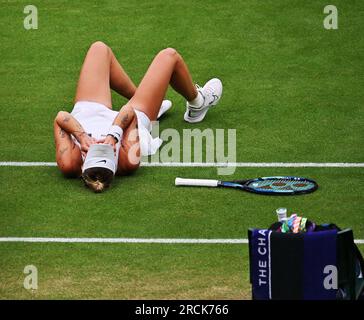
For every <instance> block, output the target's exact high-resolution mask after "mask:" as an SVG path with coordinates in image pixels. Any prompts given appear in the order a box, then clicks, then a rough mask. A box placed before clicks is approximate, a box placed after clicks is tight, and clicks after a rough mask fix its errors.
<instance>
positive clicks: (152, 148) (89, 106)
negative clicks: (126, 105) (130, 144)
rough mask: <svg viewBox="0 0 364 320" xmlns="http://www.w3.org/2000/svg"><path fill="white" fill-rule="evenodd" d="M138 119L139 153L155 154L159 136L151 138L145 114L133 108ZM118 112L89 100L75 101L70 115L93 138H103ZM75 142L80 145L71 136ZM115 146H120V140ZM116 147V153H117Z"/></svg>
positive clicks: (160, 141)
mask: <svg viewBox="0 0 364 320" xmlns="http://www.w3.org/2000/svg"><path fill="white" fill-rule="evenodd" d="M134 111H135V114H136V116H137V120H138V135H139V144H140V153H141V155H142V156H148V155H152V154H155V153H156V152H157V150H158V149H159V147H160V146H161V144H162V142H163V141H162V140H161V139H160V138H153V137H152V136H151V134H150V132H151V130H152V128H151V123H150V120H149V118H148V117H147V115H146V114H145V113H144V112H142V111H138V110H136V109H134ZM118 114H119V112H118V111H114V110H111V109H109V108H108V107H106V106H104V105H103V104H100V103H97V102H91V101H79V102H77V103H76V104H75V105H74V107H73V110H72V112H71V115H72V116H73V117H74V118H75V119H76V120H77V121H78V122H79V123H80V124H81V125H82V127H83V129H84V130H85V131H86V132H87V133H88V134H89V135H90V136H91V137H93V138H95V139H97V140H100V139H104V138H105V137H106V135H107V133H108V131H109V129H110V127H111V125H112V123H113V122H114V119H115V117H116V116H117V115H118ZM72 138H73V139H74V141H75V143H76V144H77V145H78V146H80V144H79V143H78V141H77V140H76V139H75V138H74V137H72ZM117 148H120V142H119V143H118V146H117ZM118 153H119V152H118V149H117V154H118Z"/></svg>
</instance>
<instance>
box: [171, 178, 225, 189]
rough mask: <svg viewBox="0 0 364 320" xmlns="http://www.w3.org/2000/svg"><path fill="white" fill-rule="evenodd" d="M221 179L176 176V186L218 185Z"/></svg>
mask: <svg viewBox="0 0 364 320" xmlns="http://www.w3.org/2000/svg"><path fill="white" fill-rule="evenodd" d="M218 182H219V180H211V179H183V178H176V180H175V185H176V186H196V187H217V184H218Z"/></svg>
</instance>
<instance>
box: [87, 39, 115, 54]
mask: <svg viewBox="0 0 364 320" xmlns="http://www.w3.org/2000/svg"><path fill="white" fill-rule="evenodd" d="M109 50H110V48H109V46H108V45H107V44H105V43H104V42H102V41H95V42H94V43H92V44H91V46H90V49H89V51H91V52H101V53H108V52H109Z"/></svg>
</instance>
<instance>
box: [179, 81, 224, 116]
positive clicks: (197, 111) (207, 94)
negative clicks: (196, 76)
mask: <svg viewBox="0 0 364 320" xmlns="http://www.w3.org/2000/svg"><path fill="white" fill-rule="evenodd" d="M196 88H197V91H198V92H199V93H200V94H201V96H202V98H203V100H204V101H203V103H202V105H201V106H200V107H196V106H193V105H191V104H189V103H188V101H187V103H186V106H187V108H186V112H185V115H184V119H185V121H187V122H190V123H197V122H201V121H202V120H203V119H204V118H205V116H206V113H207V111H208V110H209V109H210V108H211V107H213V106H215V105H217V103H218V102H219V100H220V98H221V95H222V82H221V81H220V80H219V79H217V78H213V79H211V80H209V81H207V82H206V84H205V85H204V86H203V87H202V88H201V87H200V86H198V85H196Z"/></svg>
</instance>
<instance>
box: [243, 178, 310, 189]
mask: <svg viewBox="0 0 364 320" xmlns="http://www.w3.org/2000/svg"><path fill="white" fill-rule="evenodd" d="M250 186H251V187H253V188H255V189H262V190H277V191H278V190H282V191H283V190H293V191H304V190H308V189H311V188H313V187H314V184H313V183H312V182H310V181H296V180H287V179H277V180H276V179H274V180H273V179H272V180H262V181H254V182H252V183H251V185H250Z"/></svg>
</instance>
